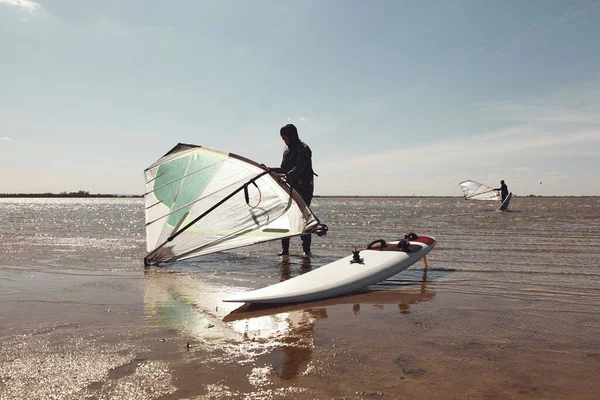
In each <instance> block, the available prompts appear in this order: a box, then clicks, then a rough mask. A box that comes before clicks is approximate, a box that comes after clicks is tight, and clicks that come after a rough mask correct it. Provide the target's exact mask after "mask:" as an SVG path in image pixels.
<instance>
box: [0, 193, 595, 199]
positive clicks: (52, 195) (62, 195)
mask: <svg viewBox="0 0 600 400" xmlns="http://www.w3.org/2000/svg"><path fill="white" fill-rule="evenodd" d="M143 197H144V195H142V194H108V193H88V192H69V193H66V192H63V193H0V198H115V199H131V198H143ZM514 197H521V198H523V197H525V198H526V197H530V198H532V197H536V198H537V197H544V198H552V197H573V198H575V197H578V198H584V197H599V196H594V195H581V196H542V195H532V194H530V195H526V196H517V195H515V196H514ZM314 198H328V199H419V198H422V199H428V198H439V199H443V198H448V199H451V198H456V199H462V198H463V196H433V195H432V196H380V195H371V196H369V195H329V196H324V195H315V196H314Z"/></svg>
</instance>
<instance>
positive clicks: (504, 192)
mask: <svg viewBox="0 0 600 400" xmlns="http://www.w3.org/2000/svg"><path fill="white" fill-rule="evenodd" d="M494 190H499V191H500V195H501V196H502V201H504V199H506V196H508V186H506V183H504V181H503V180H502V181H500V187H499V188H498V189H494Z"/></svg>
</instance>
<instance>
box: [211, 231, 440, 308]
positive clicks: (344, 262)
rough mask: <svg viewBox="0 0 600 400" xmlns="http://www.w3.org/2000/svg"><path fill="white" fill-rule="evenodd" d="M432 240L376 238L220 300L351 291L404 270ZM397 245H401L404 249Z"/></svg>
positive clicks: (286, 299)
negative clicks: (345, 253) (356, 249)
mask: <svg viewBox="0 0 600 400" xmlns="http://www.w3.org/2000/svg"><path fill="white" fill-rule="evenodd" d="M413 235H414V234H413ZM400 242H402V243H400ZM406 242H408V243H406ZM435 243H436V241H435V239H434V238H432V237H430V236H418V237H417V236H416V235H414V236H413V237H411V238H409V240H403V241H395V242H389V243H386V242H384V241H383V240H380V241H376V242H373V243H371V245H369V247H370V248H368V249H366V250H361V251H360V252H358V257H356V255H351V256H348V257H345V258H342V259H340V260H337V261H334V262H332V263H329V264H326V265H323V266H322V267H320V268H317V269H314V270H312V271H310V272H307V273H305V274H303V275H300V276H297V277H294V278H291V279H288V280H286V281H283V282H279V283H277V284H274V285H272V286H267V287H265V288H262V289H258V290H254V291H251V292H246V293H240V294H237V295H235V296H232V297H229V298H227V299H224V300H223V301H226V302H239V303H294V302H301V301H310V300H318V299H323V298H327V297H333V296H340V295H343V294H347V293H351V292H353V291H356V290H358V289H362V288H365V287H367V286H369V285H372V284H374V283H377V282H380V281H382V280H384V279H387V278H389V277H391V276H393V275H395V274H397V273H398V272H400V271H403V270H405V269H406V268H408V267H410V266H411V265H413V264H414V263H415V262H417V261H418V260H420V259H421V258H423V257H424V256H425V255H426V254H427V253H429V252H430V251H431V250H432V249H433V247H434V246H435ZM399 245H403V247H404V249H402V248H400V247H399Z"/></svg>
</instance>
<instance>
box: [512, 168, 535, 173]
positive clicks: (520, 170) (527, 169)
mask: <svg viewBox="0 0 600 400" xmlns="http://www.w3.org/2000/svg"><path fill="white" fill-rule="evenodd" d="M514 171H517V172H526V171H531V168H529V167H519V168H515V169H514Z"/></svg>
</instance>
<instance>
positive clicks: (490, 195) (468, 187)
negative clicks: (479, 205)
mask: <svg viewBox="0 0 600 400" xmlns="http://www.w3.org/2000/svg"><path fill="white" fill-rule="evenodd" d="M458 186H460V188H461V189H462V191H463V195H464V196H465V199H467V200H502V197H500V193H499V191H498V190H494V189H493V188H491V187H490V186H487V185H484V184H483V183H479V182H475V181H471V180H469V181H464V182H461V183H459V184H458Z"/></svg>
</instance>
